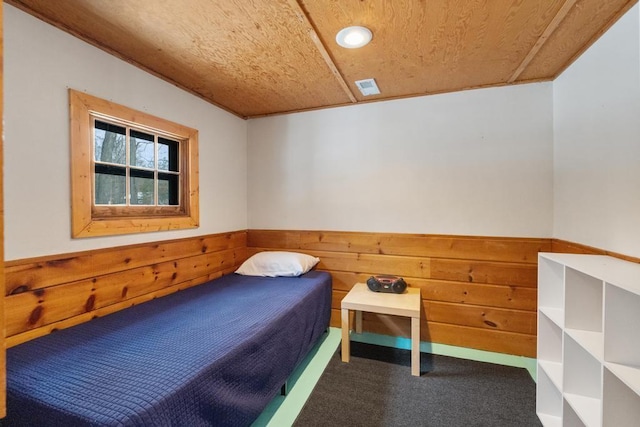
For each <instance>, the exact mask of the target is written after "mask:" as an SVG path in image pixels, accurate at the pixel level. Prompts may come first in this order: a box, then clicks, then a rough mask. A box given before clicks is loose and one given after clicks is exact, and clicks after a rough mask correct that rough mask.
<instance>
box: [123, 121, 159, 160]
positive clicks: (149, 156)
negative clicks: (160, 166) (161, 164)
mask: <svg viewBox="0 0 640 427" xmlns="http://www.w3.org/2000/svg"><path fill="white" fill-rule="evenodd" d="M129 136H130V141H131V144H130V146H129V157H130V162H129V164H130V165H131V166H138V167H142V168H155V144H154V138H153V135H149V134H148V133H144V132H139V131H137V130H133V129H132V130H131V131H130V133H129Z"/></svg>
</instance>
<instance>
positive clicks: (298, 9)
mask: <svg viewBox="0 0 640 427" xmlns="http://www.w3.org/2000/svg"><path fill="white" fill-rule="evenodd" d="M288 2H289V5H291V8H292V9H293V11H294V13H295V14H296V16H297V17H298V21H300V23H301V24H302V25H303V26H304V27H305V30H306V31H307V33H308V34H309V37H310V38H311V40H312V41H313V44H315V45H316V48H317V49H318V52H320V55H321V56H322V59H324V62H326V64H327V66H328V67H329V69H330V70H331V72H332V73H333V75H334V76H335V78H336V80H337V81H338V84H340V87H341V88H342V90H343V91H344V93H345V94H346V95H347V97H349V100H350V101H351V102H352V103H356V102H358V100H357V98H356V97H355V95H354V94H353V92H351V89H350V88H349V85H348V84H347V82H346V81H345V79H344V77H342V74H340V71H339V70H338V67H336V64H335V62H333V59H332V58H331V55H329V51H327V48H326V47H325V46H324V44H323V43H322V41H321V40H320V37H318V32H317V31H316V29H315V28H314V27H313V24H311V21H310V20H309V18H308V17H307V14H306V13H305V12H304V10H303V9H302V6H300V3H298V0H288Z"/></svg>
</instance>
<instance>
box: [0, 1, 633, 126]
mask: <svg viewBox="0 0 640 427" xmlns="http://www.w3.org/2000/svg"><path fill="white" fill-rule="evenodd" d="M5 1H6V2H7V3H9V4H12V5H14V6H17V7H19V8H20V9H22V10H24V11H26V12H28V13H30V14H32V15H34V16H36V17H38V18H40V19H43V20H45V21H47V22H49V23H51V24H53V25H55V26H57V27H59V28H61V29H63V30H65V31H68V32H70V33H71V34H73V35H75V36H77V37H80V38H82V39H84V40H86V41H87V42H89V43H91V44H93V45H95V46H98V47H100V48H102V49H104V50H106V51H108V52H110V53H112V54H114V55H116V56H118V57H120V58H122V59H124V60H126V61H128V62H131V63H133V64H135V65H136V66H139V67H141V68H142V69H144V70H146V71H149V72H151V73H152V74H154V75H156V76H159V77H161V78H163V79H165V80H167V81H169V82H171V83H174V84H175V85H177V86H179V87H181V88H183V89H185V90H187V91H189V92H191V93H193V94H195V95H197V96H199V97H201V98H203V99H205V100H207V101H209V102H211V103H213V104H215V105H218V106H220V107H222V108H224V109H226V110H228V111H230V112H233V113H234V114H236V115H238V116H240V117H257V116H262V115H268V114H279V113H285V112H292V111H303V110H310V109H317V108H326V107H331V106H338V105H349V104H352V103H361V102H369V101H378V100H384V99H393V98H402V97H410V96H420V95H428V94H433V93H443V92H452V91H459V90H464V89H470V88H477V87H490V86H502V85H507V84H515V83H523V82H531V81H545V80H553V79H554V78H555V77H556V76H558V75H559V74H560V73H561V72H562V71H563V70H564V69H565V68H566V67H568V66H569V65H570V64H571V63H572V62H573V61H574V60H575V59H576V58H577V57H578V56H579V55H580V54H581V53H582V52H584V51H585V50H586V49H587V48H588V47H589V46H590V45H591V44H592V43H593V42H594V41H595V40H596V39H597V38H598V37H599V36H600V35H601V34H602V33H603V32H604V31H606V30H607V29H608V28H609V27H610V26H611V25H612V24H613V23H614V22H615V21H616V20H617V19H618V18H619V17H620V16H622V14H623V13H624V12H626V11H627V10H628V9H629V8H630V7H632V6H633V5H634V4H635V3H637V0H606V1H603V0H428V1H427V0H362V1H356V0H180V1H175V0H174V1H171V0H136V1H131V0H56V1H51V0H5ZM350 25H364V26H366V27H368V28H369V29H371V31H372V32H373V40H372V42H371V43H370V44H369V45H367V46H365V47H363V48H361V49H345V48H342V47H340V46H338V45H337V43H336V42H335V35H336V33H337V32H338V31H339V30H340V29H341V28H343V27H346V26H350ZM366 78H375V79H376V82H377V83H378V86H379V87H380V90H381V91H382V93H381V94H380V95H373V96H368V97H365V96H363V95H361V93H360V92H359V91H358V89H357V87H356V86H355V84H354V81H356V80H361V79H366Z"/></svg>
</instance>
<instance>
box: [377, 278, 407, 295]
mask: <svg viewBox="0 0 640 427" xmlns="http://www.w3.org/2000/svg"><path fill="white" fill-rule="evenodd" d="M367 286H368V287H369V289H371V290H372V291H373V292H392V293H394V294H401V293H403V292H404V290H405V289H407V282H405V281H404V279H403V278H402V277H398V276H371V277H369V279H368V280H367Z"/></svg>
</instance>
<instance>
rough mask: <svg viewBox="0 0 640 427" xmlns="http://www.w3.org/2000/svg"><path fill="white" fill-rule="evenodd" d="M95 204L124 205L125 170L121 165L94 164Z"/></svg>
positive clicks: (125, 191)
mask: <svg viewBox="0 0 640 427" xmlns="http://www.w3.org/2000/svg"><path fill="white" fill-rule="evenodd" d="M95 170H96V177H95V179H96V181H95V198H96V200H95V204H96V205H125V204H126V197H127V188H126V184H127V181H126V179H127V178H126V177H125V174H126V170H125V168H123V167H118V166H109V165H101V164H96V169H95Z"/></svg>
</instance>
